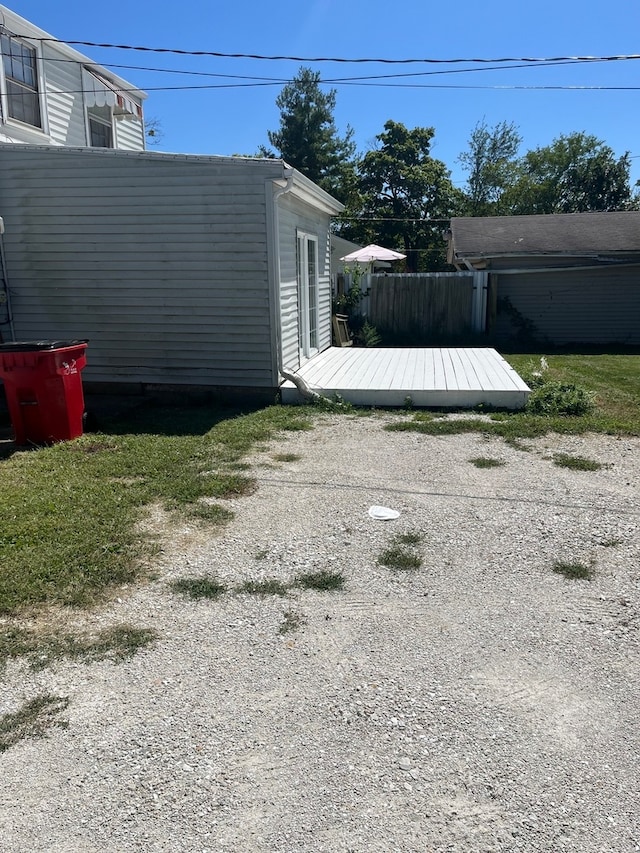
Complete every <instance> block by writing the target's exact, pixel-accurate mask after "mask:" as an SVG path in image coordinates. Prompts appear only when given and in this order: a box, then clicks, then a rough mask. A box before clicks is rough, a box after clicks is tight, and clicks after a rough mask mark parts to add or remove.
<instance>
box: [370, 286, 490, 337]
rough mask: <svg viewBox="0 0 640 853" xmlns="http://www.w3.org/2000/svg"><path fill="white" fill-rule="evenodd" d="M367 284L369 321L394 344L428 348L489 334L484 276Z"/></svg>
mask: <svg viewBox="0 0 640 853" xmlns="http://www.w3.org/2000/svg"><path fill="white" fill-rule="evenodd" d="M366 279H367V285H368V288H365V289H368V291H369V292H368V297H369V298H368V303H369V304H368V306H366V309H368V310H366V313H367V315H368V320H369V322H370V323H371V324H372V325H373V326H375V327H376V328H377V329H378V330H380V331H381V332H383V334H384V333H386V335H388V336H389V337H391V338H393V339H398V340H402V339H405V340H406V341H407V342H412V343H421V342H424V343H428V342H429V341H433V340H442V339H447V338H451V339H456V338H460V337H464V336H465V335H469V334H471V333H474V332H484V331H485V328H486V326H485V318H486V305H487V273H485V272H475V273H473V272H468V273H467V272H464V273H458V272H440V273H403V274H399V275H371V276H366ZM363 308H364V306H363Z"/></svg>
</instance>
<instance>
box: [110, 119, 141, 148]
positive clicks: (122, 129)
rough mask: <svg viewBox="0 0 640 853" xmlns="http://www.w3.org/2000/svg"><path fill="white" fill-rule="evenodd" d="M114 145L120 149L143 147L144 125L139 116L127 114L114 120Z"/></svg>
mask: <svg viewBox="0 0 640 853" xmlns="http://www.w3.org/2000/svg"><path fill="white" fill-rule="evenodd" d="M114 125H115V128H114V134H115V147H116V148H119V149H120V150H121V151H142V150H143V149H144V145H145V140H144V127H143V126H142V122H141V121H140V119H139V118H135V117H134V116H127V117H126V118H119V119H116V120H115V122H114Z"/></svg>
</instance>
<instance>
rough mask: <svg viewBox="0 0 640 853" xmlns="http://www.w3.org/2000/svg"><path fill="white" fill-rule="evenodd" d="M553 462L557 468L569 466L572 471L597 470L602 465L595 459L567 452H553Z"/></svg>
mask: <svg viewBox="0 0 640 853" xmlns="http://www.w3.org/2000/svg"><path fill="white" fill-rule="evenodd" d="M553 464H554V465H557V466H558V467H559V468H570V469H571V470H572V471H599V470H600V468H602V467H603V465H602V463H601V462H596V460H595V459H587V458H586V457H584V456H571V455H570V454H569V453H554V454H553Z"/></svg>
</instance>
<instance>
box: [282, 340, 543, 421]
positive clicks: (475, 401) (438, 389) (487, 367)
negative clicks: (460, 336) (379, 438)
mask: <svg viewBox="0 0 640 853" xmlns="http://www.w3.org/2000/svg"><path fill="white" fill-rule="evenodd" d="M296 375H297V376H299V377H300V378H301V379H303V380H304V382H306V384H307V385H308V386H309V387H310V388H311V389H312V390H314V391H317V392H318V393H321V394H323V395H325V396H328V397H334V396H335V395H339V396H340V397H342V398H343V399H344V400H346V401H348V402H350V403H353V404H354V405H357V406H404V405H406V402H407V398H411V403H412V405H413V406H419V407H422V406H425V407H456V408H457V407H461V408H471V407H473V406H478V405H480V404H484V405H487V406H495V407H498V408H506V409H521V408H522V407H523V406H524V405H525V403H526V402H527V398H528V396H529V387H528V386H527V385H526V384H525V383H524V382H523V381H522V379H521V378H520V377H519V376H518V374H517V373H516V371H515V370H514V369H513V368H512V367H511V366H510V365H509V364H508V363H507V362H506V361H505V360H504V359H503V358H502V356H501V355H499V354H498V353H497V352H496V350H494V349H491V348H489V347H464V348H459V347H456V348H432V349H431V348H430V349H426V348H425V349H422V348H415V349H414V348H412V349H408V348H407V349H405V348H402V349H400V348H398V349H385V348H380V349H377V348H371V349H367V348H349V347H344V348H341V347H331V348H330V349H328V350H325V351H324V352H321V353H318V355H316V356H314V357H313V358H311V359H309V361H307V362H306V363H305V364H304V365H303V366H302V367H301V368H300V369H299V370H298V371H296ZM281 392H282V402H283V403H297V402H300V400H301V399H302V397H301V395H300V392H299V391H298V389H297V388H296V387H295V385H294V384H293V383H292V382H284V383H283V385H282V386H281Z"/></svg>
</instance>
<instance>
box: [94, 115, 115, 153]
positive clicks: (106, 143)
mask: <svg viewBox="0 0 640 853" xmlns="http://www.w3.org/2000/svg"><path fill="white" fill-rule="evenodd" d="M88 118H89V144H90V145H91V147H92V148H113V127H112V124H111V107H106V106H105V107H91V108H90V109H89V110H88Z"/></svg>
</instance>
